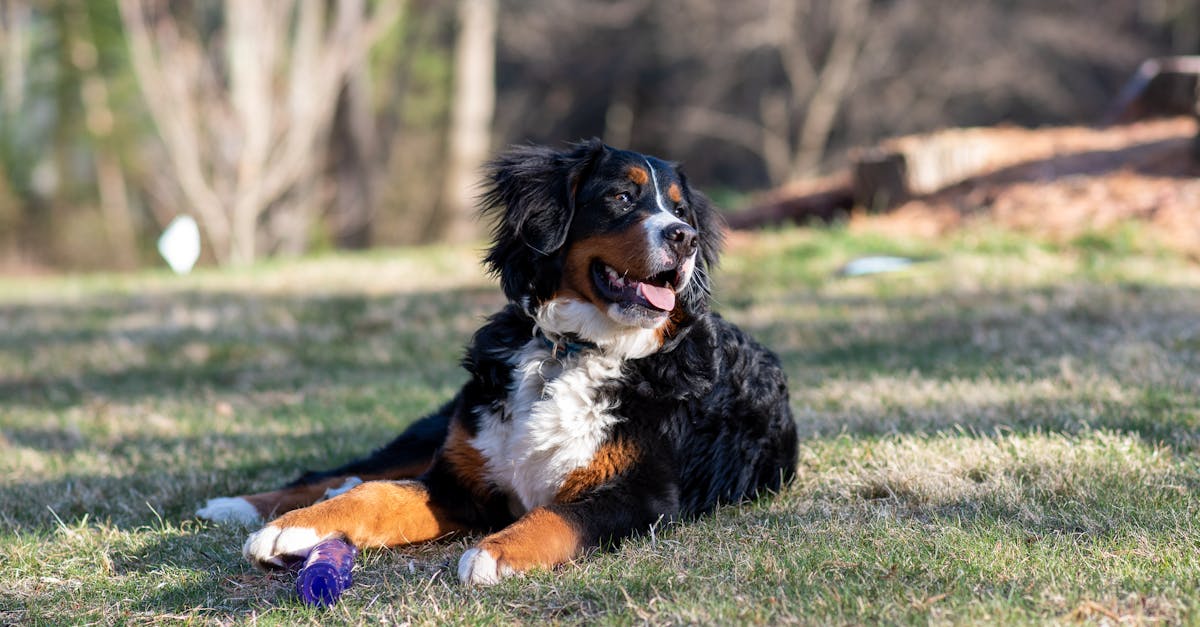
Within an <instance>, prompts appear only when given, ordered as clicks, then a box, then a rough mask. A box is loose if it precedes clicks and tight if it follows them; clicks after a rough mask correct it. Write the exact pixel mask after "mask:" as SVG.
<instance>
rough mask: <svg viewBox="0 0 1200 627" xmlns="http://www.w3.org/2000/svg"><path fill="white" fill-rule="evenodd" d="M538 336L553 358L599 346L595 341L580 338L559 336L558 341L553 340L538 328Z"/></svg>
mask: <svg viewBox="0 0 1200 627" xmlns="http://www.w3.org/2000/svg"><path fill="white" fill-rule="evenodd" d="M538 337H540V338H542V342H544V343H545V344H546V346H547V347H548V348H549V349H550V355H551V356H552V357H553V358H554V359H560V358H562V357H571V356H573V355H578V354H579V353H582V352H583V351H586V350H592V349H594V348H599V346H597V345H596V344H595V342H587V341H584V340H580V339H574V340H572V339H568V338H566V337H559V338H558V341H557V342H556V341H554V340H551V339H550V338H549V337H546V334H545V333H542V332H541V330H540V329H539V330H538Z"/></svg>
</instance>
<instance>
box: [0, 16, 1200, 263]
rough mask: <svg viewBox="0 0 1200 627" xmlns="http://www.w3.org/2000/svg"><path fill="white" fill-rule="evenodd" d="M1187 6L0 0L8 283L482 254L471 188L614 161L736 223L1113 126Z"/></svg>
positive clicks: (1, 257)
mask: <svg viewBox="0 0 1200 627" xmlns="http://www.w3.org/2000/svg"><path fill="white" fill-rule="evenodd" d="M1196 52H1200V5H1197V3H1196V2H1194V0H1057V1H1055V2H1044V1H1042V0H994V1H990V2H943V1H940V0H740V1H738V2H711V1H708V0H660V1H651V0H599V1H594V2H583V1H577V0H510V1H499V0H457V1H456V2H434V1H430V0H409V1H407V2H403V1H401V0H299V1H286V0H261V1H260V0H224V1H222V0H178V1H173V2H169V3H168V2H164V1H155V0H120V1H117V0H58V1H53V0H44V1H38V0H0V270H3V271H7V272H14V271H17V272H30V271H40V270H45V269H58V270H80V269H89V270H90V269H131V268H136V267H139V266H146V265H151V264H157V263H159V262H158V260H157V258H156V255H155V253H154V241H155V239H156V237H157V236H158V234H159V233H160V232H161V230H162V228H163V227H164V226H165V225H166V224H167V223H168V222H169V221H170V220H171V219H172V218H173V217H175V216H177V215H181V214H190V215H194V216H195V217H196V218H197V220H198V221H199V222H200V223H201V227H202V233H203V237H204V240H205V259H206V260H207V261H208V262H209V263H222V264H237V263H246V262H249V261H251V260H253V259H255V258H258V257H262V256H265V255H295V254H301V253H306V252H310V251H313V250H322V249H330V248H364V247H368V246H376V245H389V246H394V245H405V244H412V243H423V242H431V241H444V240H457V241H470V240H471V239H473V238H475V237H478V236H479V230H480V225H478V224H476V223H475V222H474V219H473V217H472V215H471V212H470V199H471V196H472V194H473V193H475V190H474V189H473V185H474V182H475V181H476V178H477V172H478V167H479V165H480V163H481V161H482V160H483V159H485V158H486V157H487V155H489V154H491V153H493V152H494V151H496V150H498V149H501V148H503V147H504V146H505V145H508V144H511V143H521V142H548V143H553V144H557V143H560V142H563V141H570V140H576V139H580V138H587V137H592V136H597V137H601V138H603V139H604V140H605V141H607V142H609V143H611V144H614V145H617V146H621V147H628V148H632V149H635V150H639V151H644V152H649V153H654V154H658V155H662V156H666V157H670V158H672V159H676V160H679V161H681V162H682V163H683V164H684V165H685V167H686V169H687V171H688V173H689V176H690V177H691V179H692V181H693V182H694V183H696V184H698V185H699V186H700V187H701V188H703V189H707V190H710V191H711V192H712V193H713V194H714V196H716V197H717V198H718V200H719V201H721V202H722V203H723V204H724V205H726V206H729V207H733V208H736V205H737V204H738V203H739V199H741V198H744V197H745V195H746V194H748V193H751V192H754V191H756V190H764V189H768V188H771V187H775V186H779V185H782V184H785V183H787V182H790V181H794V180H798V179H803V178H807V177H812V176H817V175H820V174H821V173H823V172H826V171H828V170H829V169H831V168H833V167H835V166H836V165H838V164H839V163H840V162H841V159H842V158H843V157H844V155H845V153H846V151H847V150H848V149H851V148H852V147H854V146H861V145H867V144H870V143H872V142H875V141H878V140H880V139H882V138H885V137H888V136H894V135H899V134H905V133H912V132H920V131H928V130H934V129H938V128H943V127H948V126H963V125H983V124H998V123H1014V124H1019V125H1046V124H1059V123H1090V122H1094V121H1097V120H1098V119H1099V118H1100V116H1101V115H1102V114H1103V112H1104V111H1105V109H1106V108H1107V107H1108V105H1109V104H1110V103H1111V100H1112V97H1113V95H1114V94H1115V93H1116V92H1117V90H1118V89H1119V87H1120V85H1121V83H1122V82H1123V81H1124V80H1125V79H1126V78H1127V77H1128V76H1129V75H1130V73H1131V72H1132V71H1133V69H1134V68H1136V67H1137V65H1138V63H1139V62H1140V61H1141V60H1142V59H1144V58H1147V57H1153V56H1159V55H1166V54H1185V53H1196Z"/></svg>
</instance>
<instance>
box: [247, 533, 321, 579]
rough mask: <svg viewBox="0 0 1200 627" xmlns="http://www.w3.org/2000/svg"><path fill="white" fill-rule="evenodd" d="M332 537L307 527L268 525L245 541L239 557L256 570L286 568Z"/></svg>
mask: <svg viewBox="0 0 1200 627" xmlns="http://www.w3.org/2000/svg"><path fill="white" fill-rule="evenodd" d="M333 535H334V534H332V533H327V534H325V535H323V536H322V535H318V534H317V532H316V531H315V530H313V529H309V528H308V527H276V526H274V525H267V526H266V527H263V528H262V529H259V530H258V531H255V532H254V533H252V534H250V537H249V538H246V544H244V545H242V555H245V556H246V559H248V560H250V562H251V563H253V564H254V565H255V566H258V567H259V568H263V569H266V568H285V567H287V566H288V565H289V564H293V563H295V562H298V561H300V560H303V559H304V558H306V557H308V554H309V553H310V552H312V548H313V547H314V546H316V545H318V544H320V543H321V541H322V540H325V539H327V538H330V537H333Z"/></svg>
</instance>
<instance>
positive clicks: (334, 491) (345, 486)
mask: <svg viewBox="0 0 1200 627" xmlns="http://www.w3.org/2000/svg"><path fill="white" fill-rule="evenodd" d="M362 482H363V480H362V479H359V478H358V477H346V480H345V481H343V482H342V485H341V486H339V487H336V488H327V489H326V490H325V496H323V497H321V500H328V499H331V498H333V497H335V496H337V495H339V494H345V493H347V492H349V491H350V488H353V487H354V486H356V485H358V484H360V483H362Z"/></svg>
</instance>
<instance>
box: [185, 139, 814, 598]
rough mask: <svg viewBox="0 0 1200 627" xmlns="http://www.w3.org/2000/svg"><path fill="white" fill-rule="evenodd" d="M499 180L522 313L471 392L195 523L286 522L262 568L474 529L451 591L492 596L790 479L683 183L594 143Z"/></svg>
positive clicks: (500, 319) (505, 328)
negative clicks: (327, 548) (341, 545)
mask: <svg viewBox="0 0 1200 627" xmlns="http://www.w3.org/2000/svg"><path fill="white" fill-rule="evenodd" d="M488 174H489V185H490V186H489V188H488V191H487V194H486V196H485V197H484V212H485V214H496V215H495V217H496V227H495V232H494V239H493V242H492V246H491V249H490V250H489V252H488V255H487V258H486V264H487V266H488V267H489V268H490V270H491V271H492V272H494V273H495V274H496V275H497V276H499V278H500V283H501V285H502V287H503V289H504V293H505V294H506V295H507V296H508V299H509V301H510V302H509V304H508V306H506V307H505V308H504V309H502V310H501V311H500V312H499V313H497V314H495V315H494V316H492V317H491V318H490V319H489V320H488V322H487V323H486V324H485V325H484V326H483V327H482V328H481V329H480V330H479V331H478V332H477V333H476V334H475V337H474V338H473V339H472V341H471V344H470V346H469V347H468V348H467V351H466V356H465V358H464V359H463V367H464V368H466V370H467V373H468V380H467V382H466V384H465V385H464V386H463V388H462V390H461V391H460V392H459V393H458V395H457V396H455V397H454V399H453V400H451V401H450V402H449V403H447V404H446V405H445V406H444V407H442V408H441V409H439V410H438V411H437V412H435V413H433V414H431V415H429V416H427V417H425V418H423V419H421V420H420V421H418V422H416V423H414V425H413V426H412V427H410V428H409V429H408V430H406V431H405V432H404V433H403V434H401V435H400V436H399V437H398V438H396V439H395V440H394V441H393V442H391V443H390V444H388V445H387V446H385V447H384V448H382V449H380V450H378V451H376V452H375V453H373V454H372V455H370V456H369V457H367V458H364V459H362V460H359V461H356V462H353V463H350V464H347V465H346V466H343V467H341V468H338V469H335V470H332V471H328V472H320V473H308V474H306V475H304V476H303V477H301V478H300V479H299V480H297V481H296V482H295V483H293V484H292V485H290V486H287V487H285V488H283V489H281V490H277V491H274V492H266V493H261V494H253V495H247V496H240V497H228V498H220V499H212V500H210V501H209V502H208V503H207V504H206V506H205V507H203V508H202V509H201V510H200V511H199V512H197V514H198V515H199V516H201V517H204V518H209V519H214V520H240V521H243V522H258V521H262V520H268V519H270V518H271V517H272V516H276V515H278V516H279V517H278V518H275V519H274V520H271V521H270V522H269V523H267V524H266V526H265V527H263V528H262V529H260V530H259V531H256V532H254V533H253V534H251V536H250V537H249V539H248V540H247V541H246V544H245V547H244V553H245V555H246V557H247V558H248V559H250V560H251V561H252V562H253V563H255V564H257V565H259V566H262V567H278V566H284V565H287V564H289V563H291V562H294V561H296V560H298V559H300V558H302V557H303V556H305V555H306V554H307V553H308V552H309V550H310V549H311V548H312V547H313V546H314V545H315V544H317V543H318V542H320V541H321V540H323V539H325V538H329V537H334V536H340V537H343V538H345V539H346V540H348V541H350V542H352V543H354V544H355V545H358V546H360V547H367V546H396V545H403V544H409V543H413V542H424V541H427V540H433V539H437V538H442V537H446V536H450V535H452V534H456V533H460V532H470V531H475V530H479V531H486V532H490V533H491V535H488V536H486V537H484V538H483V539H482V540H481V541H480V542H479V543H478V544H477V545H476V546H475V547H474V548H472V549H470V550H468V551H467V552H466V553H465V554H463V556H462V558H461V560H460V561H459V564H458V575H459V577H460V578H461V579H462V580H463V581H464V582H467V583H474V584H491V583H495V582H497V581H499V580H500V579H501V578H503V577H505V576H507V575H510V574H513V573H517V572H521V571H524V570H528V569H531V568H537V567H551V566H554V565H556V564H561V563H563V562H566V561H569V560H571V559H573V558H575V557H576V556H578V555H580V554H581V553H582V552H583V551H585V550H586V549H588V548H589V547H594V546H598V545H601V544H603V543H605V542H608V541H612V540H617V539H620V538H622V537H624V536H628V535H630V534H633V533H636V532H638V531H641V530H644V529H647V528H649V527H650V526H651V525H654V524H655V523H657V522H659V521H664V520H672V519H677V518H687V517H691V516H695V515H697V514H700V513H703V512H706V511H708V510H711V509H712V508H713V507H715V506H716V505H717V504H719V503H728V502H736V501H739V500H742V499H745V498H748V497H751V496H753V495H755V494H757V493H759V492H761V491H763V490H774V489H777V488H779V487H780V486H781V485H783V484H784V483H785V482H787V481H788V480H789V479H790V478H791V477H792V475H793V473H794V471H795V463H796V445H797V442H796V430H795V425H794V423H793V421H792V413H791V410H790V408H789V405H788V391H787V381H786V379H785V377H784V373H783V371H782V370H781V369H780V365H779V361H778V359H777V358H776V357H775V356H774V355H773V354H772V353H771V352H770V351H768V350H766V349H765V348H763V347H762V346H760V345H759V344H757V343H755V342H754V340H752V339H750V338H749V337H748V336H747V335H746V334H745V333H743V332H742V331H741V330H739V329H738V328H737V327H735V326H734V325H732V324H730V323H729V322H727V321H725V320H723V319H722V318H721V317H719V316H717V315H716V314H714V313H711V312H710V311H709V283H708V273H709V271H710V269H711V268H712V267H713V266H714V264H715V263H716V261H717V254H718V252H719V248H720V244H721V236H722V234H721V224H720V222H719V217H718V216H717V215H716V213H715V212H714V210H713V209H712V207H711V206H710V205H709V203H708V201H707V200H706V199H705V198H704V197H703V196H702V195H700V194H699V193H698V192H696V191H694V190H692V189H691V188H690V187H689V186H688V183H687V180H686V179H685V178H684V176H683V174H682V172H681V171H680V170H679V168H678V167H677V166H675V165H674V164H672V163H669V162H666V161H662V160H659V159H656V158H654V157H648V156H645V155H641V154H637V153H633V152H628V151H623V150H616V149H613V148H610V147H608V146H605V145H604V144H602V143H601V142H599V141H595V140H593V141H591V142H585V143H580V144H575V145H572V146H570V147H569V148H568V149H567V150H565V151H556V150H553V149H550V148H544V147H534V146H528V147H519V148H515V149H513V150H511V151H510V152H508V153H506V154H504V155H502V156H501V157H499V158H498V159H497V160H495V161H493V162H492V163H491V164H490V167H489V171H488ZM327 497H328V498H327ZM321 499H326V500H321ZM318 501H320V502H318ZM314 503H315V504H314Z"/></svg>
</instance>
